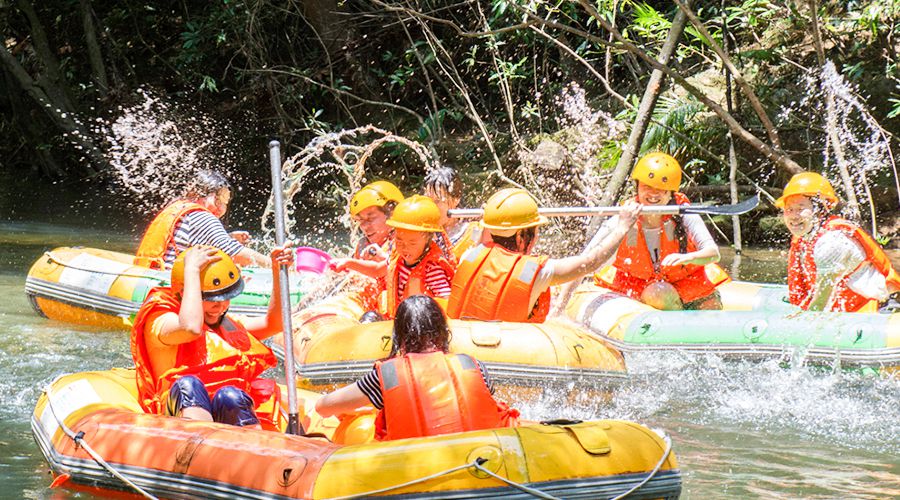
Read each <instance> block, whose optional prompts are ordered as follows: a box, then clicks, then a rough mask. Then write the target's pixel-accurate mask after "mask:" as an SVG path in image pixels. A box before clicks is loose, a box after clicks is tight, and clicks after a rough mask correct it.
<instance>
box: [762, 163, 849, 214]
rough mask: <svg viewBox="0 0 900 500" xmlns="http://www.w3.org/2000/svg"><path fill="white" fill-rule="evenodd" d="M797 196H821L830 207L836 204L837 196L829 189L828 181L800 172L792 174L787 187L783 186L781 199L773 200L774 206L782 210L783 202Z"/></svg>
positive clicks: (809, 173) (832, 189)
mask: <svg viewBox="0 0 900 500" xmlns="http://www.w3.org/2000/svg"><path fill="white" fill-rule="evenodd" d="M798 194H799V195H803V196H821V197H822V198H824V199H825V200H826V201H827V202H828V204H829V206H830V207H831V206H834V205H836V204H837V202H838V197H837V194H836V193H835V192H834V188H833V187H831V183H830V182H828V179H826V178H824V177H822V176H821V175H820V174H817V173H815V172H800V173H799V174H794V176H793V177H791V180H789V181H788V183H787V185H786V186H784V192H783V193H782V194H781V198H778V199H777V200H775V206H776V207H778V208H784V202H785V200H787V199H788V198H789V197H791V196H795V195H798Z"/></svg>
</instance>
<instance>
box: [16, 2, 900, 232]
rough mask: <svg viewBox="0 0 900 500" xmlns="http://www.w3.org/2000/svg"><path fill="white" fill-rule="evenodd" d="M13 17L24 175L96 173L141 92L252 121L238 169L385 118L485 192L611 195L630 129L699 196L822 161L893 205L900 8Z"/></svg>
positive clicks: (863, 203) (678, 6)
mask: <svg viewBox="0 0 900 500" xmlns="http://www.w3.org/2000/svg"><path fill="white" fill-rule="evenodd" d="M0 20H2V22H3V25H4V26H5V29H4V34H3V36H4V43H3V46H2V47H0V62H2V68H3V77H2V78H0V109H2V115H0V116H2V118H0V120H2V121H0V127H2V130H3V132H4V133H3V134H0V154H2V155H3V158H4V162H3V167H2V168H3V169H7V170H8V171H9V172H16V174H14V175H17V176H33V177H35V178H36V179H38V178H40V179H48V178H59V177H64V176H68V177H73V176H74V177H84V176H103V175H104V174H105V173H106V172H108V171H109V170H110V166H109V162H110V154H109V149H110V144H109V138H108V128H107V127H106V126H105V125H104V124H105V123H108V122H109V121H110V120H111V119H113V118H114V117H115V116H116V113H117V111H120V110H121V109H123V108H125V107H128V106H130V105H133V103H134V102H135V99H137V97H136V96H138V95H139V92H138V91H139V90H142V91H144V92H152V93H154V95H157V96H163V97H164V98H165V99H168V100H171V101H172V102H174V103H178V104H179V105H181V106H185V107H186V109H192V110H201V111H202V112H203V113H206V114H209V115H211V116H214V117H215V118H216V119H217V120H219V122H220V123H224V124H226V125H225V127H226V129H227V130H229V131H237V132H238V133H235V134H234V136H233V137H230V138H229V140H230V141H232V142H233V143H234V144H235V145H236V146H237V149H238V150H239V151H242V152H246V154H245V155H244V156H239V157H238V158H236V159H234V160H233V161H234V163H235V168H236V169H237V170H239V171H245V172H249V171H251V170H252V169H253V168H255V167H252V165H255V164H256V163H258V160H252V159H251V158H253V157H258V156H259V154H260V151H261V150H262V148H263V147H264V144H265V142H266V140H267V139H268V138H269V137H271V136H278V137H280V138H281V139H282V140H283V141H284V142H285V143H286V148H285V149H286V151H287V152H288V153H290V151H291V148H294V149H295V150H296V149H297V148H299V147H302V146H303V145H304V144H306V143H307V142H308V141H309V140H310V139H311V138H313V137H315V136H316V135H319V134H321V133H324V132H328V131H334V130H340V129H343V128H351V127H356V126H361V125H365V124H370V123H371V124H374V125H376V126H378V127H380V128H383V129H386V130H391V131H393V132H395V133H397V134H399V135H402V136H405V137H408V138H411V139H415V140H418V141H420V142H422V143H423V144H425V145H426V146H427V147H428V148H429V149H431V150H432V151H433V152H434V153H435V156H436V157H437V158H439V159H440V160H441V161H444V162H448V163H453V164H455V165H457V166H460V167H462V168H464V170H466V172H468V173H469V174H470V175H473V176H476V175H481V176H480V177H473V178H478V179H485V182H484V184H485V185H486V186H490V185H493V184H496V183H499V182H509V181H512V182H516V183H519V184H522V185H524V186H526V187H529V188H531V189H532V190H538V191H539V192H541V193H542V195H544V194H545V196H547V197H548V199H546V200H545V201H558V202H566V203H612V202H614V201H615V198H616V195H617V194H619V193H620V192H621V190H622V188H623V187H624V188H625V189H627V188H628V186H627V182H625V181H626V179H627V176H626V174H627V170H628V168H627V167H630V160H631V158H633V156H634V154H637V153H638V152H635V151H629V148H628V147H627V145H628V143H629V136H630V135H631V136H632V137H631V142H634V143H635V144H639V145H640V151H648V150H655V149H663V150H665V151H668V152H670V153H672V154H675V155H676V156H677V157H678V158H679V159H680V160H682V162H683V163H684V164H685V168H686V172H687V174H688V179H689V180H690V181H689V185H688V187H687V188H686V191H687V192H688V193H689V194H690V195H691V196H692V197H695V198H697V199H704V200H719V201H728V200H730V199H733V197H734V196H736V193H737V192H740V193H741V194H740V196H741V197H743V196H745V195H746V193H750V192H752V191H755V190H757V189H763V190H764V191H766V192H768V193H770V194H772V195H777V194H778V192H779V188H780V187H781V186H783V185H784V183H785V182H786V180H787V179H788V178H789V177H790V175H791V174H792V173H794V172H797V171H800V170H802V169H815V170H819V171H826V172H827V173H829V175H830V176H831V178H832V179H833V180H835V181H836V183H837V184H840V187H841V188H843V198H844V199H845V200H846V204H845V208H846V212H847V213H848V215H851V216H853V217H860V218H862V219H863V220H867V219H871V218H872V214H873V213H877V214H879V216H878V217H877V218H879V219H880V218H881V214H887V213H889V212H891V211H896V210H897V209H898V207H900V203H898V193H897V178H896V167H895V166H894V165H893V161H894V159H893V155H892V150H891V146H896V138H895V137H896V135H897V134H900V121H898V116H900V72H898V69H897V65H898V59H897V55H898V47H900V46H898V43H900V42H898V39H897V38H898V33H897V23H898V21H900V6H898V5H897V3H896V2H894V1H893V0H868V1H825V0H799V1H784V0H742V1H741V0H739V1H736V2H735V1H729V2H722V1H694V2H688V1H687V0H674V1H668V0H667V1H652V0H649V1H631V0H577V1H569V2H543V1H522V0H463V1H429V0H407V1H387V0H363V1H359V2H343V1H338V0H305V1H292V2H274V1H267V0H256V1H241V0H215V1H196V0H182V1H179V2H138V1H133V0H120V1H101V0H78V1H75V0H46V1H43V2H34V1H33V0H15V1H12V0H7V1H3V2H0ZM667 42H668V43H667ZM832 68H833V69H832ZM654 70H656V72H657V75H656V78H657V80H654V74H653V72H654ZM657 82H660V83H657ZM649 97H655V99H650V101H649V102H650V104H655V105H652V106H650V107H649V108H647V107H646V106H645V107H642V106H641V105H642V102H643V103H644V104H646V103H647V102H648V100H647V99H648V98H649ZM654 100H655V103H654V102H653V101H654ZM642 121H643V122H644V126H643V127H639V126H638V125H636V124H639V123H641V122H642ZM641 128H645V132H644V133H642V134H638V135H639V136H642V140H637V139H641V137H638V138H635V137H633V136H634V134H633V132H634V131H635V130H638V129H641ZM635 141H636V142H635ZM623 151H624V153H625V154H624V155H623ZM400 156H402V155H400ZM623 156H624V158H623ZM385 161H388V162H389V161H391V160H390V159H387V160H385ZM396 161H402V160H401V159H398V160H396ZM622 165H626V167H622ZM419 168H421V167H419ZM257 170H258V169H257ZM561 172H569V173H570V175H568V176H566V177H565V181H564V182H563V183H556V184H554V180H557V181H558V180H559V179H560V178H562V177H563V176H561V175H560V173H561ZM247 175H252V174H247ZM260 175H262V176H264V175H265V174H264V172H261V173H260ZM36 182H38V181H36ZM554 193H556V194H554ZM870 205H871V207H870ZM728 232H730V231H728ZM729 237H730V235H729Z"/></svg>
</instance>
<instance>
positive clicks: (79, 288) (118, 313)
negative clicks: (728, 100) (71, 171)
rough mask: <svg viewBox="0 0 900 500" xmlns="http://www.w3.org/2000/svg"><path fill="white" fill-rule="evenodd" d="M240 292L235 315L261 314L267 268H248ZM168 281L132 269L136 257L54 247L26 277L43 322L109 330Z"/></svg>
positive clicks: (295, 287) (296, 278)
mask: <svg viewBox="0 0 900 500" xmlns="http://www.w3.org/2000/svg"><path fill="white" fill-rule="evenodd" d="M242 273H243V274H244V276H245V277H247V278H248V279H247V280H246V285H245V287H244V292H243V293H242V294H241V295H239V296H237V297H235V299H234V300H232V302H231V311H232V312H234V313H236V314H245V315H250V316H253V315H262V314H265V312H266V308H267V307H268V304H269V296H270V295H271V292H272V273H271V271H269V270H268V269H254V268H247V269H244V270H243V271H242ZM168 283H169V272H168V271H157V270H154V269H149V268H146V267H141V266H135V265H134V256H133V255H128V254H124V253H119V252H112V251H109V250H101V249H97V248H83V247H60V248H55V249H53V250H51V251H49V252H44V254H43V255H42V256H41V257H40V258H38V260H37V261H36V262H35V263H34V264H33V265H32V266H31V270H29V271H28V277H27V278H26V279H25V293H26V294H27V295H28V298H29V300H30V301H31V305H32V307H34V310H35V311H36V312H37V313H38V314H40V315H41V316H44V317H46V318H50V319H54V320H58V321H63V322H66V323H74V324H78V325H91V326H99V327H103V328H109V329H125V328H130V327H131V319H132V318H133V317H134V315H135V314H136V313H137V311H138V309H139V308H140V307H141V304H142V303H143V302H144V298H145V297H146V296H147V292H149V291H150V289H151V288H153V287H156V286H161V285H167V284H168ZM300 284H301V281H300V275H298V274H295V273H292V274H291V300H292V302H293V303H296V302H297V301H299V300H300V297H301V296H302V295H303V291H302V289H301V286H300Z"/></svg>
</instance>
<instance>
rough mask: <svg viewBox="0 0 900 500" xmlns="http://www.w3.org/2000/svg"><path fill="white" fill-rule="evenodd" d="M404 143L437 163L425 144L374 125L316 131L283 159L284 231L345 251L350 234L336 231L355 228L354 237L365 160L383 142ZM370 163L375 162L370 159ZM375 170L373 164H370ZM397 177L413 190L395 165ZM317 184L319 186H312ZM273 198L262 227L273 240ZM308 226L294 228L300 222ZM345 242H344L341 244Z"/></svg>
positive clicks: (427, 164)
mask: <svg viewBox="0 0 900 500" xmlns="http://www.w3.org/2000/svg"><path fill="white" fill-rule="evenodd" d="M396 144H402V145H403V146H405V147H406V148H408V149H409V150H410V151H412V153H413V154H414V156H415V158H416V159H417V160H418V161H419V162H421V164H422V166H423V168H424V169H425V170H426V171H428V170H429V169H432V168H436V167H437V166H438V164H437V161H436V160H435V159H434V158H433V156H432V155H431V153H430V152H429V151H428V149H427V148H426V147H425V146H423V145H422V144H420V143H418V142H416V141H413V140H410V139H407V138H405V137H401V136H398V135H395V134H393V133H392V132H388V131H386V130H382V129H380V128H377V127H375V126H373V125H368V126H364V127H358V128H354V129H350V130H341V131H339V132H332V133H326V134H323V135H321V136H319V137H316V138H315V139H313V140H312V141H310V143H309V144H307V145H306V146H305V147H304V148H303V149H301V150H300V151H299V152H298V153H296V154H294V155H292V156H291V157H290V158H288V159H287V160H285V161H284V163H283V165H282V183H283V189H284V200H285V231H286V232H287V234H288V238H289V239H293V240H294V241H296V242H297V243H298V244H301V245H309V246H316V247H320V248H324V249H327V250H329V251H332V252H335V253H346V252H347V251H348V249H349V248H350V247H349V245H347V244H346V243H347V240H345V239H343V238H341V237H340V236H338V235H341V234H346V233H348V229H349V230H350V231H349V233H350V234H351V237H350V240H349V241H355V239H356V237H357V234H356V231H357V230H356V228H355V227H354V226H353V225H352V224H350V214H349V212H348V208H347V207H348V202H349V200H350V196H351V195H352V193H354V192H356V191H357V190H358V189H359V188H360V187H362V186H363V185H364V184H365V183H366V182H370V181H374V180H377V179H375V178H372V177H367V169H366V162H367V161H371V158H372V155H373V154H374V153H375V151H376V150H378V149H379V148H381V147H386V146H394V145H396ZM370 167H371V165H370ZM369 170H370V173H369V175H371V171H372V170H374V169H371V168H370V169H369ZM389 174H390V178H392V179H397V180H398V181H399V182H400V183H401V184H400V187H401V188H402V190H403V191H404V192H405V193H406V194H410V193H411V192H412V191H411V190H410V188H409V187H408V186H405V185H403V181H404V180H406V175H405V174H402V173H398V172H397V170H396V169H395V170H393V171H391V172H389ZM310 185H312V186H314V187H315V190H313V189H310V188H309V187H308V186H310ZM273 206H274V200H273V198H272V196H270V197H269V201H268V203H267V205H266V210H265V212H264V213H263V216H262V228H263V231H264V232H265V238H266V240H267V241H270V242H271V241H274V214H273V211H272V209H273ZM300 227H303V228H304V229H309V230H305V231H303V233H302V234H295V232H294V231H295V230H296V229H297V228H300ZM342 243H343V244H342Z"/></svg>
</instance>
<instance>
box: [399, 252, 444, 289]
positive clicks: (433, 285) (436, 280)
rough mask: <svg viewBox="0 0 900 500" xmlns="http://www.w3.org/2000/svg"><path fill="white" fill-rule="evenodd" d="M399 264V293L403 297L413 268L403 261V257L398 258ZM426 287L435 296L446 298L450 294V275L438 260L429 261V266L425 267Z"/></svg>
mask: <svg viewBox="0 0 900 500" xmlns="http://www.w3.org/2000/svg"><path fill="white" fill-rule="evenodd" d="M397 265H398V266H399V268H398V270H397V295H398V296H399V297H403V293H404V292H406V285H407V283H409V275H410V273H412V268H411V267H408V266H407V265H406V263H405V262H403V259H398V261H397ZM425 288H426V289H427V290H428V291H429V292H430V293H431V294H432V296H434V297H441V298H444V299H446V298H447V297H449V296H450V290H451V289H450V277H449V276H447V272H446V271H444V269H443V268H442V267H441V266H440V265H438V263H437V262H434V261H431V262H429V263H428V267H427V268H426V269H425Z"/></svg>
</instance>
